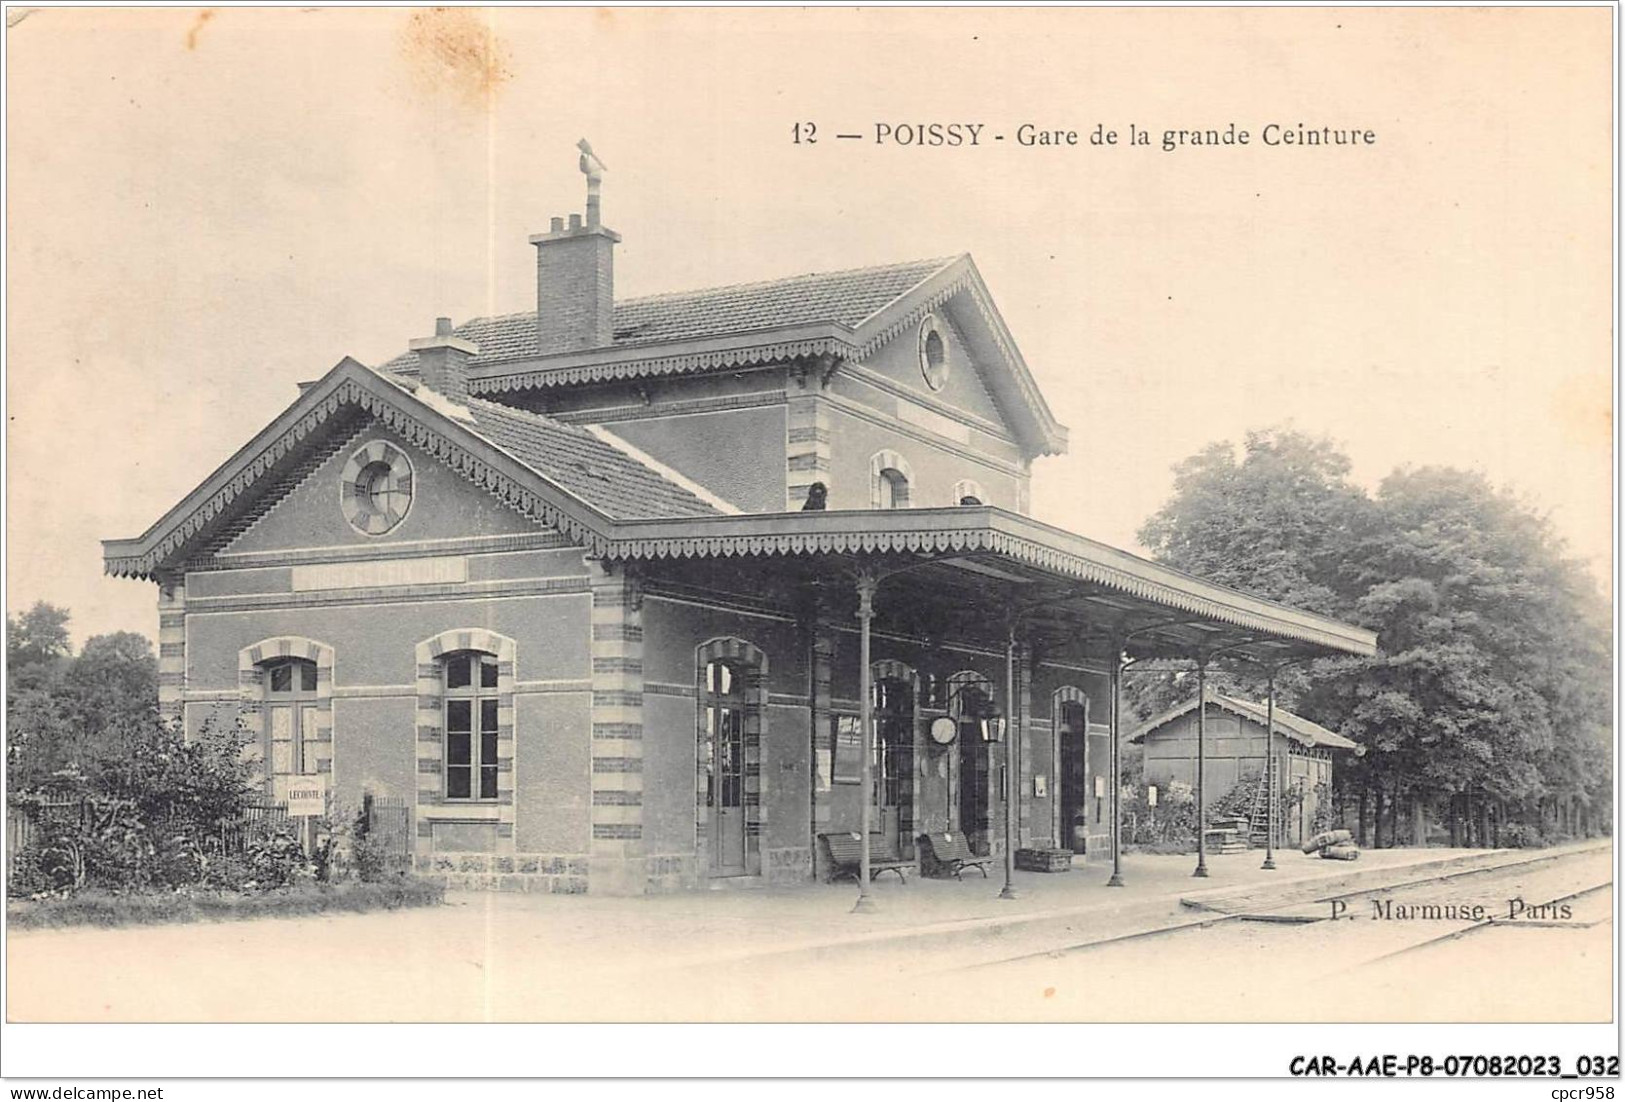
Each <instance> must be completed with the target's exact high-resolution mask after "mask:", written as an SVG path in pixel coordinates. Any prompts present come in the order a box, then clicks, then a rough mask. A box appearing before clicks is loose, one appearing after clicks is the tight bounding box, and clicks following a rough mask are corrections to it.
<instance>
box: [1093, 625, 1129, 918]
mask: <svg viewBox="0 0 1625 1102" xmlns="http://www.w3.org/2000/svg"><path fill="white" fill-rule="evenodd" d="M1114 645H1115V644H1114ZM1122 691H1123V649H1122V647H1121V646H1117V649H1116V651H1115V652H1114V653H1113V654H1112V706H1111V712H1110V714H1109V718H1110V720H1111V732H1112V735H1111V737H1112V745H1111V753H1110V754H1109V755H1107V760H1108V761H1109V763H1110V765H1109V768H1110V769H1111V771H1112V775H1111V797H1112V878H1111V879H1110V880H1108V881H1106V886H1107V887H1108V888H1121V887H1122V886H1123V817H1122V814H1121V812H1120V808H1119V804H1120V801H1119V800H1118V795H1119V789H1121V788H1122V787H1123V785H1122V782H1121V780H1119V778H1120V777H1122V775H1123V774H1122V772H1121V770H1120V769H1119V768H1118V764H1117V738H1118V731H1117V724H1118V716H1119V715H1121V714H1122V710H1123V708H1122V702H1121V700H1119V699H1118V698H1119V697H1120V696H1121V695H1122ZM1087 730H1088V728H1087V726H1086V727H1085V732H1086V733H1085V735H1084V738H1085V739H1087V738H1088V737H1089V736H1088V734H1087Z"/></svg>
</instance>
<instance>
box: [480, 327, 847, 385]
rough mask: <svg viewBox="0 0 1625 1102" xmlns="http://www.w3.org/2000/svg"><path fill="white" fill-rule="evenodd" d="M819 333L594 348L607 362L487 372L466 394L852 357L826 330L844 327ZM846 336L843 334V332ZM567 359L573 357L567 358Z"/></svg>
mask: <svg viewBox="0 0 1625 1102" xmlns="http://www.w3.org/2000/svg"><path fill="white" fill-rule="evenodd" d="M809 328H812V329H814V330H823V331H824V332H823V333H822V334H808V335H806V336H801V337H783V336H781V337H780V338H779V339H776V340H762V339H757V340H752V341H747V342H746V343H735V344H731V345H728V346H725V347H702V348H690V349H682V348H676V349H670V346H667V347H668V349H669V350H668V351H667V352H666V353H665V354H663V355H649V354H648V351H649V350H648V349H632V350H629V351H627V350H622V349H598V350H596V351H595V353H594V354H595V355H600V356H608V357H611V358H608V359H600V360H596V361H594V362H587V363H574V364H571V363H568V362H567V361H566V362H565V363H561V364H560V365H559V366H557V367H544V366H540V365H541V364H542V363H543V361H539V360H535V359H531V360H529V361H525V362H529V363H532V364H537V365H538V366H536V367H534V368H533V369H531V370H528V371H517V372H514V371H505V372H504V371H493V372H492V373H490V374H486V375H476V376H474V377H472V378H470V379H469V382H468V386H469V390H470V391H471V392H473V393H477V394H502V393H506V392H508V391H513V390H532V389H538V388H544V387H555V386H571V385H576V384H580V383H599V382H606V381H609V380H613V379H644V378H653V377H656V376H662V375H681V374H689V373H692V372H698V371H709V370H713V369H716V368H729V367H749V366H753V365H757V364H771V363H784V362H787V361H791V360H797V359H811V358H816V357H819V356H836V357H839V358H841V359H846V358H849V357H850V356H851V355H852V342H851V341H850V340H849V339H847V337H845V336H843V335H839V334H837V333H834V332H832V330H836V329H840V330H845V327H844V326H832V325H819V326H815V327H809ZM783 332H784V331H783V330H769V331H765V332H764V333H762V334H760V335H759V338H760V337H766V336H768V335H769V334H782V333H783ZM848 332H849V331H848ZM569 358H570V359H579V358H580V357H579V354H572V356H571V357H569Z"/></svg>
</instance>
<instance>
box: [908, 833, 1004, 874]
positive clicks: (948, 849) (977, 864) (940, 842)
mask: <svg viewBox="0 0 1625 1102" xmlns="http://www.w3.org/2000/svg"><path fill="white" fill-rule="evenodd" d="M920 841H921V842H923V843H925V852H926V855H927V857H928V858H929V863H928V864H927V866H926V867H927V868H929V869H931V871H932V875H934V876H946V875H947V874H948V873H950V872H951V873H953V874H954V879H955V880H963V879H964V877H963V876H962V875H961V874H962V873H963V872H964V871H965V870H966V869H976V870H978V871H979V872H981V874H982V879H983V880H986V879H987V866H988V863H989V862H990V861H992V860H993V858H992V857H991V856H989V857H982V856H978V855H977V854H974V853H972V852H971V850H970V844H969V843H968V842H966V841H965V836H964V835H963V834H960V833H959V832H958V831H942V832H939V833H937V834H922V835H920Z"/></svg>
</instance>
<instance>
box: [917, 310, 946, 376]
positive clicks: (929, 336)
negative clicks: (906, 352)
mask: <svg viewBox="0 0 1625 1102" xmlns="http://www.w3.org/2000/svg"><path fill="white" fill-rule="evenodd" d="M920 374H921V375H924V376H925V385H926V386H928V387H930V388H931V389H932V390H941V389H942V386H943V384H944V383H946V382H947V381H948V342H947V341H946V340H945V339H944V338H943V335H942V330H941V328H940V327H939V326H938V325H937V319H936V318H935V317H933V316H931V315H927V316H926V319H925V320H924V321H922V322H921V323H920Z"/></svg>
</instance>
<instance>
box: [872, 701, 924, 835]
mask: <svg viewBox="0 0 1625 1102" xmlns="http://www.w3.org/2000/svg"><path fill="white" fill-rule="evenodd" d="M874 693H875V741H874V746H873V747H872V753H873V759H872V764H873V768H874V778H875V785H874V792H875V805H876V807H875V809H876V812H877V814H876V815H875V819H874V821H875V823H876V824H877V829H878V831H879V833H880V834H881V835H883V836H884V837H885V838H886V841H887V845H888V846H889V847H890V851H891V852H893V853H902V852H904V849H905V844H906V843H909V842H910V841H911V836H912V831H913V826H914V686H913V685H912V684H911V683H910V682H908V681H904V680H903V679H901V678H896V677H885V678H880V679H879V680H877V681H876V682H875V687H874Z"/></svg>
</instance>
